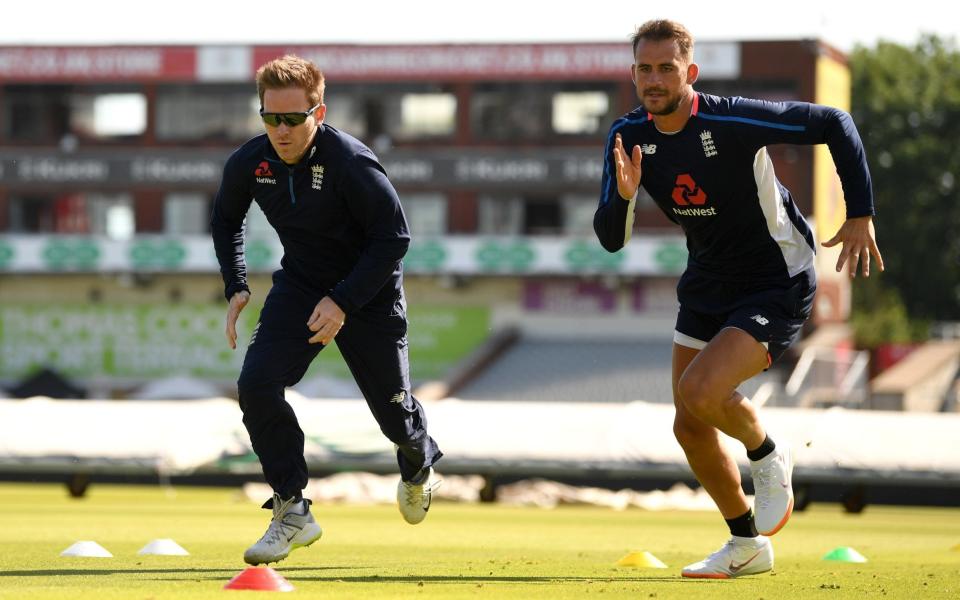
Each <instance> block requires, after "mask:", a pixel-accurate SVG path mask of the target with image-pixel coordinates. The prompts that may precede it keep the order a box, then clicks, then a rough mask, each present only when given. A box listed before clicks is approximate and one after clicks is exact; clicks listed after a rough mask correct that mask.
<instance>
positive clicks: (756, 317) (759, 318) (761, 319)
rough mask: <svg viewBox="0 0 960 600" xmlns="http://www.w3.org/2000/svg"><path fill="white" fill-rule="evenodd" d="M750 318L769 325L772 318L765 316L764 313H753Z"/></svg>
mask: <svg viewBox="0 0 960 600" xmlns="http://www.w3.org/2000/svg"><path fill="white" fill-rule="evenodd" d="M750 318H751V319H753V320H754V321H756V322H757V323H760V324H761V325H768V324H769V323H770V319H768V318H766V317H764V316H763V315H753V316H752V317H750Z"/></svg>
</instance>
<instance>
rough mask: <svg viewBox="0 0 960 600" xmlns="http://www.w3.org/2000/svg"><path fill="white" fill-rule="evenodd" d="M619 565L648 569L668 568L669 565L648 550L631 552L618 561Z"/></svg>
mask: <svg viewBox="0 0 960 600" xmlns="http://www.w3.org/2000/svg"><path fill="white" fill-rule="evenodd" d="M617 566H619V567H646V568H648V569H666V568H667V565H665V564H663V562H662V561H661V560H660V559H659V558H657V557H656V556H654V555H652V554H650V553H649V552H647V551H646V550H644V551H643V552H631V553H630V554H627V555H626V556H624V557H623V558H621V559H620V560H618V561H617Z"/></svg>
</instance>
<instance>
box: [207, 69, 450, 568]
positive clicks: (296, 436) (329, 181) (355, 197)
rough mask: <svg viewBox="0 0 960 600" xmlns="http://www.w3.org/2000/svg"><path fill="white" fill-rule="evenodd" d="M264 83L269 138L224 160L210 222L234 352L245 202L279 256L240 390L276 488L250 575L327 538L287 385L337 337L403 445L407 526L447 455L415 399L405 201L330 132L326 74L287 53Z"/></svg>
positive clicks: (385, 425)
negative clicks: (267, 228) (306, 491)
mask: <svg viewBox="0 0 960 600" xmlns="http://www.w3.org/2000/svg"><path fill="white" fill-rule="evenodd" d="M256 80H257V92H258V93H259V95H260V105H261V109H260V115H261V116H262V118H263V122H264V125H265V129H266V134H265V135H260V136H257V137H255V138H253V139H251V140H250V141H248V142H247V143H245V144H244V145H243V146H241V147H240V148H239V149H237V150H236V151H235V152H234V153H233V154H232V155H231V156H230V158H229V159H228V160H227V163H226V165H225V166H224V169H223V180H222V182H221V184H220V191H219V192H218V193H217V197H216V200H215V202H214V208H213V218H212V223H211V228H212V231H213V240H214V245H215V247H216V251H217V260H218V261H219V262H220V272H221V273H222V275H223V281H224V285H225V288H226V289H225V294H226V297H227V299H228V300H229V302H230V306H229V309H228V310H227V320H226V335H227V341H228V342H229V344H230V347H231V348H236V340H237V333H236V322H237V317H238V315H239V314H240V311H241V310H243V308H244V306H246V304H247V302H249V300H250V289H249V287H248V286H247V278H246V267H245V264H244V255H243V234H244V219H245V217H246V214H247V210H248V209H249V207H250V202H251V200H255V201H256V202H257V204H258V205H259V206H260V208H261V209H262V210H263V213H264V214H265V215H266V217H267V220H268V221H269V222H270V225H272V226H273V228H274V229H276V231H277V233H278V235H279V236H280V241H281V243H282V244H283V250H284V255H283V259H282V261H281V268H280V270H278V271H276V272H275V273H274V274H273V287H272V288H271V290H270V293H269V294H268V295H267V298H266V300H265V302H264V305H263V310H262V311H261V313H260V319H259V322H258V323H257V326H256V328H255V329H254V330H253V333H252V334H251V336H250V343H249V346H248V348H247V354H246V357H245V359H244V362H243V368H242V370H241V372H240V378H239V380H238V382H237V387H238V393H239V398H240V408H241V409H242V411H243V423H244V425H245V426H246V428H247V431H248V432H249V434H250V441H251V443H252V445H253V449H254V451H255V452H256V453H257V456H258V457H259V458H260V463H261V465H262V467H263V473H264V477H265V478H266V480H267V483H269V484H270V486H271V487H272V488H273V491H274V494H273V498H272V499H271V500H269V501H267V503H266V504H265V505H264V508H272V509H273V519H272V520H271V522H270V525H269V527H268V528H267V531H266V533H265V534H264V535H263V537H262V538H260V540H259V541H258V542H257V543H255V544H254V545H253V546H251V547H250V548H249V549H248V550H247V551H246V553H244V557H243V558H244V560H245V561H246V562H248V563H250V564H254V565H256V564H261V563H271V562H276V561H279V560H282V559H283V558H286V556H287V555H288V554H289V553H290V552H291V551H292V550H294V549H296V548H299V547H302V546H308V545H310V544H312V543H313V542H315V541H317V540H318V539H320V536H321V534H322V531H321V529H320V526H319V525H317V523H316V522H315V521H314V519H313V516H312V515H311V514H310V501H309V500H307V499H304V498H303V496H302V491H303V488H304V487H306V484H307V466H306V462H305V460H304V439H303V431H302V430H301V429H300V425H299V424H298V422H297V417H296V415H295V414H294V411H293V409H292V408H291V407H290V405H289V404H288V403H287V402H286V400H285V399H284V388H285V387H286V386H291V385H294V384H295V383H297V382H298V381H299V380H300V379H301V378H302V377H303V374H304V372H305V371H306V370H307V367H308V366H309V365H310V362H311V361H312V360H313V359H314V358H315V357H316V356H317V354H318V353H319V352H320V351H321V350H323V348H324V347H325V346H327V345H328V344H330V342H332V341H334V339H335V340H336V342H337V347H338V348H339V349H340V352H341V354H342V355H343V358H344V360H345V361H346V363H347V366H348V367H349V368H350V371H351V372H352V373H353V376H354V378H355V379H356V382H357V385H358V386H359V388H360V391H361V392H362V393H363V395H364V398H366V401H367V405H368V406H369V408H370V411H371V412H372V413H373V416H374V417H375V418H376V420H377V423H378V424H379V425H380V429H381V431H383V433H384V435H386V437H387V438H389V439H390V440H391V441H392V442H393V443H394V444H395V445H396V447H397V462H398V464H399V465H400V476H401V481H400V483H399V485H398V486H397V500H398V502H399V506H400V512H401V513H402V515H403V518H404V519H405V520H406V521H407V522H409V523H419V522H420V521H422V520H423V519H424V518H425V517H426V514H427V509H428V508H429V507H430V499H431V492H432V490H433V485H434V484H433V483H432V481H431V478H432V473H433V470H432V468H431V467H432V466H433V464H434V463H435V462H436V461H437V460H439V459H440V457H441V456H442V453H441V452H440V449H439V448H438V447H437V444H436V442H435V441H434V440H433V438H431V437H430V436H429V435H428V434H427V419H426V416H425V414H424V410H423V407H422V406H421V405H420V403H419V402H418V401H417V400H416V398H414V397H413V395H411V393H410V377H409V364H408V362H407V337H406V335H407V318H406V301H405V299H404V294H403V268H402V263H401V259H402V258H403V256H404V254H405V253H406V251H407V247H408V246H409V244H410V233H409V231H408V229H407V222H406V219H405V217H404V214H403V210H402V209H401V207H400V200H399V198H398V197H397V192H396V191H395V190H394V188H393V186H392V185H391V184H390V181H389V180H388V179H387V175H386V173H385V172H384V170H383V167H382V166H380V164H379V162H377V157H376V156H374V154H373V152H371V151H370V149H368V148H367V147H366V146H364V145H363V144H362V143H361V142H359V141H357V140H356V139H354V138H353V137H351V136H349V135H347V134H345V133H342V132H340V131H338V130H337V129H334V128H333V127H331V126H329V125H326V124H324V122H323V118H324V114H325V113H326V106H325V105H324V104H323V92H324V78H323V74H322V73H321V72H320V70H319V69H317V67H316V66H315V65H314V64H313V63H311V62H309V61H307V60H303V59H301V58H299V57H296V56H285V57H283V58H280V59H277V60H273V61H271V62H269V63H267V64H265V65H263V66H262V67H261V68H260V69H259V70H258V71H257V78H256ZM330 425H331V426H335V425H336V424H335V423H331V424H330Z"/></svg>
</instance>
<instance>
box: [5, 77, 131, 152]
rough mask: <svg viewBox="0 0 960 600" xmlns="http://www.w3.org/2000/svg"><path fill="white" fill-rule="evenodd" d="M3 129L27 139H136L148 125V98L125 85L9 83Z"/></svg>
mask: <svg viewBox="0 0 960 600" xmlns="http://www.w3.org/2000/svg"><path fill="white" fill-rule="evenodd" d="M3 99H4V102H3V103H0V107H2V108H0V111H2V119H0V120H2V125H3V134H4V136H5V137H8V138H9V139H11V140H14V141H18V142H28V143H64V144H65V147H66V148H70V147H71V146H72V143H66V142H65V141H64V140H66V139H74V140H76V139H79V140H86V139H93V140H114V139H125V138H136V137H138V136H141V135H142V134H143V133H144V132H145V131H146V130H147V98H146V96H145V95H144V94H143V93H141V92H140V90H138V89H132V88H129V87H124V86H112V87H110V86H95V87H90V86H65V85H10V86H6V87H5V88H4V89H3Z"/></svg>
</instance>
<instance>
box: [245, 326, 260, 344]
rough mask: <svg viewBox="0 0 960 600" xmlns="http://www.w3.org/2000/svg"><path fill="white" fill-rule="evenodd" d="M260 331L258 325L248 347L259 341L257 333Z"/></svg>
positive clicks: (251, 335)
mask: <svg viewBox="0 0 960 600" xmlns="http://www.w3.org/2000/svg"><path fill="white" fill-rule="evenodd" d="M259 331H260V323H257V326H256V327H254V328H253V333H251V334H250V343H249V344H247V346H248V347H249V346H252V345H253V343H254V342H255V341H257V333H258V332H259Z"/></svg>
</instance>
